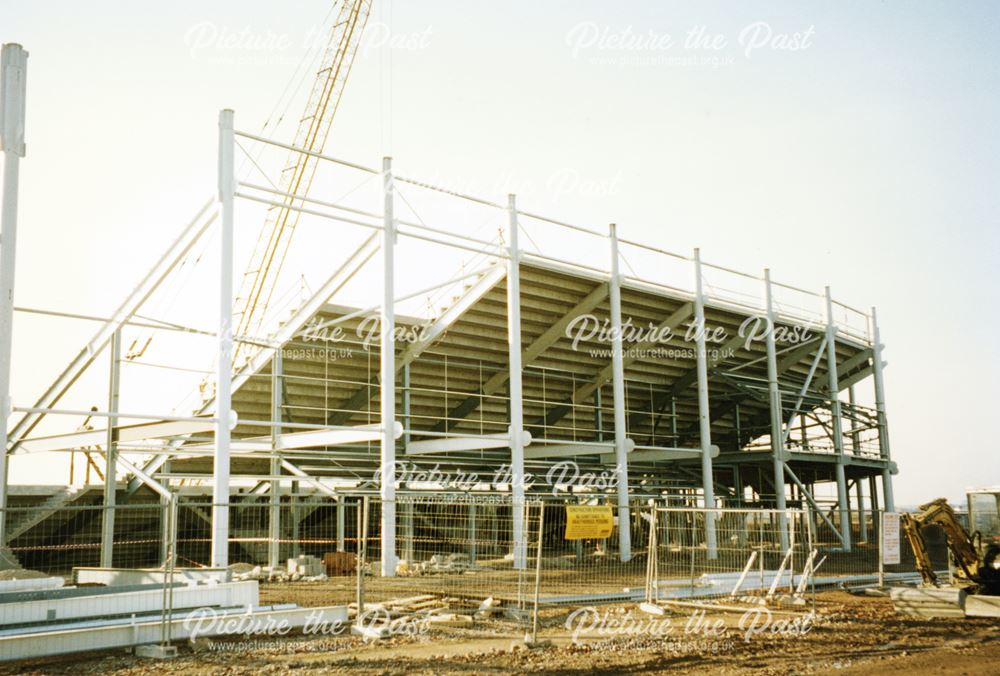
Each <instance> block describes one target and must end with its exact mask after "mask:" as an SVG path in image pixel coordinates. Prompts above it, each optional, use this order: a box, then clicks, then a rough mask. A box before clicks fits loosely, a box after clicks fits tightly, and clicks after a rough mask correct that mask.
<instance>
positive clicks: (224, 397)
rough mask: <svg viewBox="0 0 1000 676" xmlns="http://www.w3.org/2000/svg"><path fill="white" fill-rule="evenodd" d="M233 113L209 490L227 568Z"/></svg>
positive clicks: (224, 116)
mask: <svg viewBox="0 0 1000 676" xmlns="http://www.w3.org/2000/svg"><path fill="white" fill-rule="evenodd" d="M233 141H234V139H233V111H232V110H223V111H222V112H220V113H219V201H220V202H221V203H222V219H221V233H220V244H219V250H220V253H221V258H220V260H219V333H218V342H219V355H218V361H219V363H218V365H217V367H216V368H217V370H216V378H215V419H216V421H215V458H214V461H215V462H214V465H215V466H214V474H215V477H214V483H213V486H212V566H213V567H215V568H225V567H226V566H228V565H229V437H230V432H231V430H230V408H231V406H232V386H233V373H232V371H233V200H234V198H235V194H234V193H235V191H236V177H235V171H234V161H235V156H234V148H235V144H234V142H233Z"/></svg>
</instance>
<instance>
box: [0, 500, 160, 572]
mask: <svg viewBox="0 0 1000 676" xmlns="http://www.w3.org/2000/svg"><path fill="white" fill-rule="evenodd" d="M3 514H4V520H5V525H6V535H7V537H6V539H7V542H6V546H5V547H4V548H3V551H2V557H3V563H4V568H5V569H6V570H7V571H10V572H8V573H6V574H5V575H6V577H8V579H10V578H12V577H21V578H23V577H27V576H29V575H30V574H31V573H30V572H27V571H37V572H39V573H45V574H46V575H52V576H62V577H65V578H67V579H71V578H72V575H73V569H74V568H78V567H96V566H100V565H101V563H102V559H101V547H102V539H103V535H102V534H103V530H104V527H105V520H106V519H109V518H111V519H113V522H114V523H113V536H112V539H111V540H109V541H108V542H106V543H105V546H106V547H108V548H110V551H111V565H113V566H116V567H122V568H149V567H157V566H160V565H161V564H162V561H163V556H164V524H165V521H164V519H165V515H166V514H167V509H166V507H165V506H164V505H162V504H159V503H147V504H120V505H117V506H115V507H109V508H105V507H104V506H103V505H101V504H94V505H58V506H56V505H52V504H49V505H46V504H45V503H42V504H41V505H38V506H32V507H8V508H7V509H5V510H4V512H3Z"/></svg>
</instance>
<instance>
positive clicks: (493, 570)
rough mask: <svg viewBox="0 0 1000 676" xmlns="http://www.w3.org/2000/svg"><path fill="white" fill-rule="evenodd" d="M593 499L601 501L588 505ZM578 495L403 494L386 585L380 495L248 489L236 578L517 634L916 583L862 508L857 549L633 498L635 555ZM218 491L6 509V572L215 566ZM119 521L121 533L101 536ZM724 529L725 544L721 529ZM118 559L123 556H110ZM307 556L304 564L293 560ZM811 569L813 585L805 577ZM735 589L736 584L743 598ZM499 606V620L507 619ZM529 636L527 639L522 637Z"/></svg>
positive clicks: (751, 516) (770, 520)
mask: <svg viewBox="0 0 1000 676" xmlns="http://www.w3.org/2000/svg"><path fill="white" fill-rule="evenodd" d="M588 502H589V503H591V504H593V503H595V502H598V500H596V499H590V500H589V501H588ZM579 503H580V500H579V499H577V498H575V497H573V498H568V499H567V498H552V497H546V498H545V499H541V498H538V497H534V496H533V497H529V498H528V499H527V500H525V501H524V502H523V503H522V504H519V505H515V504H514V503H513V501H512V500H511V499H510V496H509V495H503V494H478V495H472V494H449V493H420V494H410V493H403V494H398V495H397V498H396V501H395V507H396V521H397V528H396V532H397V537H396V560H395V562H394V563H395V565H394V566H392V570H391V573H392V575H383V574H382V572H383V570H382V568H383V565H382V552H381V546H382V544H381V525H380V521H381V514H382V509H383V507H384V504H383V502H382V500H381V499H380V498H379V497H378V496H375V495H339V496H322V495H316V494H313V495H292V494H284V495H282V496H281V497H280V500H277V501H275V502H272V498H271V496H270V495H269V494H266V493H265V494H245V495H241V496H239V497H234V498H233V501H232V502H231V503H230V504H229V505H228V511H229V521H230V539H229V551H228V554H229V561H230V566H229V568H230V571H231V574H232V576H233V577H234V578H235V579H237V580H239V579H252V580H259V581H260V583H261V587H260V597H261V602H262V603H295V604H298V605H300V606H306V607H312V606H326V605H349V604H360V605H362V606H365V605H367V606H369V607H371V606H374V605H382V606H384V605H385V604H393V603H396V602H398V601H399V600H400V599H406V600H407V601H408V605H407V607H416V608H420V607H421V606H424V605H427V606H433V605H435V604H438V605H437V607H440V605H441V604H442V603H443V604H444V606H445V607H447V608H448V609H449V610H451V611H458V612H470V613H475V612H477V611H482V610H486V611H490V612H489V613H488V615H489V617H496V618H497V619H498V620H503V621H507V622H509V623H511V622H512V624H509V626H510V628H511V631H512V632H513V633H514V634H517V633H518V632H523V630H524V629H525V627H526V626H528V625H529V624H530V623H531V622H532V621H533V618H534V617H535V614H534V612H533V610H534V608H535V607H551V606H555V605H560V606H571V607H572V606H577V607H579V606H591V605H598V604H601V603H640V602H643V601H649V600H659V601H665V600H666V601H670V600H673V601H675V602H678V601H679V602H684V601H685V600H691V599H702V598H712V597H716V598H717V597H737V598H741V597H743V596H746V595H760V596H765V595H772V596H773V595H774V594H795V595H798V596H799V597H800V598H801V597H809V596H810V595H811V594H812V593H813V592H814V588H819V587H825V588H830V587H836V586H838V585H847V586H859V585H866V584H870V585H874V584H875V583H876V581H877V580H878V579H879V575H880V572H881V576H882V579H884V581H885V582H886V583H887V584H900V583H903V582H904V581H910V582H912V581H915V580H916V579H918V578H917V576H916V574H915V570H916V567H915V563H914V559H913V553H912V551H911V550H910V547H909V545H908V542H907V540H906V538H905V537H902V536H901V537H900V542H899V550H900V561H899V563H898V564H886V563H884V562H883V561H882V558H880V547H879V544H878V542H879V537H878V534H879V530H878V528H879V524H880V523H881V513H880V512H877V511H876V512H867V513H865V514H864V519H865V521H864V524H865V525H864V527H863V528H862V525H861V521H860V520H859V519H858V517H859V516H860V515H858V514H857V513H855V514H854V515H853V516H854V517H855V518H854V520H853V523H852V526H853V528H852V544H851V549H850V551H845V550H844V549H843V547H841V546H840V542H839V540H838V538H837V537H836V535H835V534H834V533H833V532H832V531H831V530H830V528H829V524H827V523H826V521H825V520H824V519H823V518H822V517H820V516H819V514H818V513H817V512H816V511H815V510H809V509H789V510H786V511H784V512H779V511H777V510H770V509H735V508H734V509H729V508H726V509H705V508H698V507H686V506H676V504H675V503H674V504H670V505H668V503H667V501H666V500H665V499H662V498H655V499H648V498H647V499H638V498H636V499H633V500H632V502H631V503H630V505H629V510H628V519H629V524H630V533H631V547H630V551H629V552H628V554H626V555H623V552H622V550H621V547H620V540H619V534H620V530H619V529H620V527H621V525H622V524H621V523H620V521H619V516H618V510H617V508H612V511H613V513H614V514H615V521H614V526H613V528H612V530H611V532H610V533H609V534H608V536H607V537H606V538H603V537H602V538H600V539H598V538H590V539H574V540H570V539H567V538H566V536H567V532H566V531H567V509H566V507H567V505H572V504H579ZM212 512H213V505H212V503H211V498H210V497H209V496H207V495H206V496H204V497H201V496H182V497H180V498H175V499H174V500H171V501H158V502H153V501H147V502H135V503H125V504H118V505H116V506H114V507H108V508H105V507H104V506H103V505H101V504H92V505H67V506H63V507H61V508H59V509H58V510H56V511H55V512H54V513H47V512H46V510H44V509H42V508H40V507H38V506H35V507H11V508H8V509H7V510H5V514H4V517H5V519H6V523H7V531H8V540H7V543H6V548H5V550H4V551H3V556H4V558H5V559H6V560H5V562H4V564H5V565H4V567H5V568H6V569H8V570H9V569H11V568H13V569H14V570H13V572H12V573H7V574H6V575H7V576H8V579H9V578H10V577H21V576H24V573H18V572H17V569H18V568H21V569H24V570H30V571H36V573H31V574H32V575H35V574H38V573H40V574H44V575H47V576H62V577H64V578H66V579H67V580H68V581H72V580H73V578H74V571H75V570H77V569H79V568H88V567H101V566H102V565H107V563H108V562H110V565H111V566H113V567H116V568H146V569H159V568H162V567H163V566H164V564H165V562H168V561H170V560H171V559H172V560H173V562H174V565H175V566H176V568H178V569H184V568H207V567H210V566H211V563H212V552H211V535H212V533H211V523H212ZM109 515H113V521H114V529H113V539H112V540H111V541H108V540H107V538H106V535H105V533H104V530H105V520H106V519H107V518H108V516H109ZM709 522H711V523H712V524H713V525H714V544H713V543H711V542H710V541H709V537H708V532H709V529H707V528H706V525H707V524H708V523H709ZM923 535H924V539H925V541H926V542H927V549H928V551H929V553H930V555H931V559H932V563H933V565H934V567H935V568H936V569H937V570H940V571H947V570H948V566H949V556H948V550H947V543H946V542H945V541H944V537H943V534H941V533H940V532H939V531H937V530H936V529H933V528H929V529H925V530H924V533H923ZM108 549H110V559H107V558H106V557H102V551H104V552H107V550H108ZM293 561H294V562H298V563H297V564H296V563H293ZM803 572H807V573H808V574H807V575H803ZM737 587H738V589H736V588H737ZM498 612H499V615H497V613H498ZM515 629H516V631H515Z"/></svg>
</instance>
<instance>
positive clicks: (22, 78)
mask: <svg viewBox="0 0 1000 676" xmlns="http://www.w3.org/2000/svg"><path fill="white" fill-rule="evenodd" d="M27 74H28V52H26V51H24V49H23V48H22V47H21V45H17V44H13V43H11V44H7V45H4V46H3V50H2V52H0V148H2V149H3V207H2V211H0V383H3V385H0V431H2V432H3V458H0V546H3V545H4V544H5V543H6V542H7V522H6V509H7V422H8V418H9V416H10V412H11V401H10V359H11V348H12V345H13V337H14V262H15V259H16V255H17V192H18V180H19V178H20V173H19V172H20V160H21V158H22V157H24V153H25V145H24V105H25V94H26V92H27Z"/></svg>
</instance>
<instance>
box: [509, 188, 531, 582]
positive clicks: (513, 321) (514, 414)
mask: <svg viewBox="0 0 1000 676" xmlns="http://www.w3.org/2000/svg"><path fill="white" fill-rule="evenodd" d="M507 217H508V223H507V226H508V227H507V245H508V247H509V252H508V256H507V353H508V364H509V369H510V380H509V381H508V388H509V390H510V464H511V484H512V485H511V494H512V496H513V500H514V504H513V507H512V509H511V513H512V514H513V519H514V523H513V529H514V530H513V536H514V568H515V569H517V570H523V569H524V568H525V567H526V560H527V546H528V543H527V538H526V537H525V533H524V439H523V438H522V430H523V429H524V410H523V399H522V397H523V395H522V386H521V270H520V263H521V250H520V248H519V246H518V224H517V198H516V197H515V196H514V195H508V196H507Z"/></svg>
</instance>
